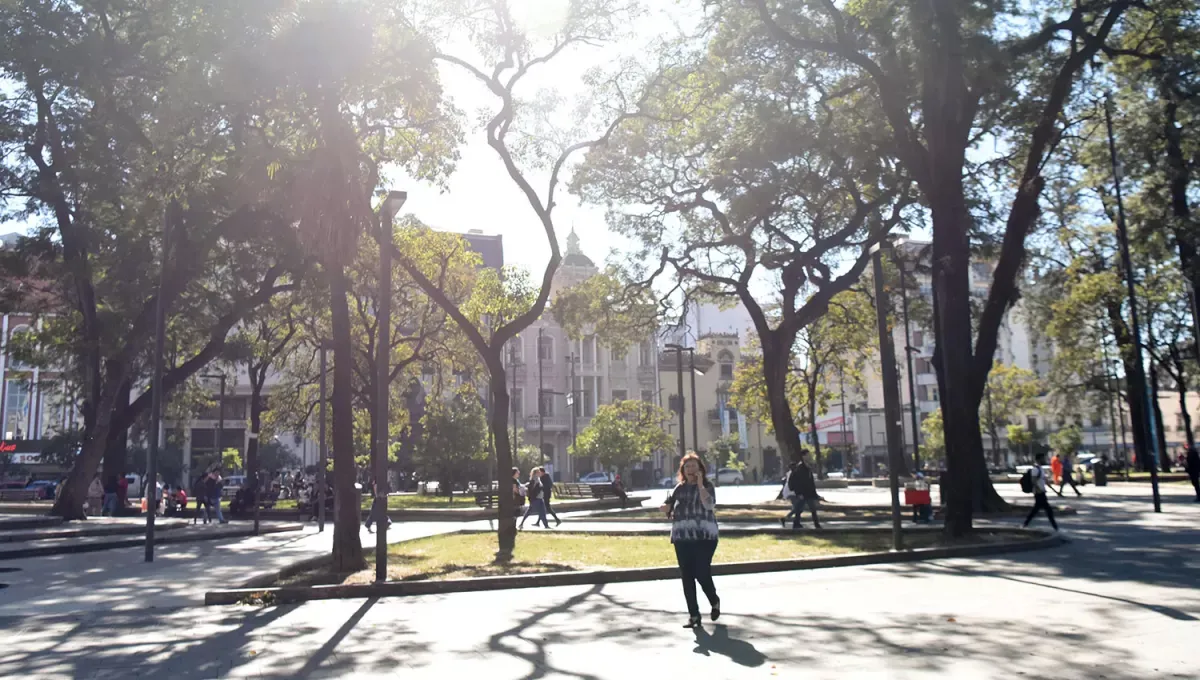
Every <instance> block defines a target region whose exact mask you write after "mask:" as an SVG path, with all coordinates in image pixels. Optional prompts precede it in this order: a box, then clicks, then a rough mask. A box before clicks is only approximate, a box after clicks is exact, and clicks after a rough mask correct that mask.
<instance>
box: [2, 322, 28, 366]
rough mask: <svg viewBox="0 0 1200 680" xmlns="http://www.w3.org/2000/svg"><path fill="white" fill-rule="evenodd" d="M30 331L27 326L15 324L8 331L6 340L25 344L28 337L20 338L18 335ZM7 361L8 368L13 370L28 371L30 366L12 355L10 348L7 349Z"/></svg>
mask: <svg viewBox="0 0 1200 680" xmlns="http://www.w3.org/2000/svg"><path fill="white" fill-rule="evenodd" d="M31 333H32V331H31V330H29V326H25V325H21V326H16V327H14V328H13V329H12V331H10V332H9V334H8V341H9V342H20V343H22V344H25V343H26V342H27V340H28V338H26V339H25V340H22V339H21V337H20V336H28V335H30V334H31ZM8 362H9V364H8V366H9V368H11V369H12V370H14V371H28V370H30V369H31V368H32V367H31V366H30V365H29V364H27V363H25V362H24V361H20V360H18V359H16V358H14V357H13V355H12V350H11V349H10V350H9V353H8Z"/></svg>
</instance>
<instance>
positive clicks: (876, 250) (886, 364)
mask: <svg viewBox="0 0 1200 680" xmlns="http://www.w3.org/2000/svg"><path fill="white" fill-rule="evenodd" d="M871 252H872V263H873V267H874V274H875V318H876V322H877V323H878V326H879V363H880V367H881V369H882V371H881V372H882V376H881V377H882V378H883V412H884V422H885V431H886V432H887V448H888V477H889V481H890V485H889V486H890V487H891V492H892V549H893V550H903V549H904V535H903V533H902V532H901V528H900V477H899V470H900V466H901V465H903V464H904V454H903V453H902V449H903V438H904V434H903V430H902V428H901V424H900V422H901V420H900V419H901V415H900V382H899V381H898V380H897V376H896V349H895V347H893V346H892V334H891V333H889V332H888V323H887V319H888V307H889V305H888V298H887V297H886V296H887V293H886V291H884V289H883V252H882V248H881V247H880V245H879V244H878V243H877V244H875V245H874V246H872V248H871Z"/></svg>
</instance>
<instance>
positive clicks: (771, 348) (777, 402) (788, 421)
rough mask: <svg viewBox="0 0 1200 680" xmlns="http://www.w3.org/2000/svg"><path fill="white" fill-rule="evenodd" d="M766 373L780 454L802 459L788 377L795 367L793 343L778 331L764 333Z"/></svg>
mask: <svg viewBox="0 0 1200 680" xmlns="http://www.w3.org/2000/svg"><path fill="white" fill-rule="evenodd" d="M759 340H760V341H761V343H762V353H763V377H764V378H765V380H766V384H767V405H768V407H769V409H770V412H771V426H772V427H773V428H774V429H775V441H777V442H778V443H779V451H780V455H782V456H783V457H784V459H785V460H787V461H788V462H792V463H794V462H796V461H798V460H800V454H801V448H800V429H799V428H797V427H796V421H795V418H794V417H793V415H792V409H791V406H790V405H789V404H788V400H787V377H788V372H789V371H790V370H791V367H790V366H789V363H790V362H789V359H790V356H791V351H790V350H791V344H790V343H788V346H786V347H784V346H783V345H784V343H783V342H782V341H781V340H780V339H779V337H778V336H777V335H776V334H771V335H768V336H765V337H762V336H761V334H760V338H759Z"/></svg>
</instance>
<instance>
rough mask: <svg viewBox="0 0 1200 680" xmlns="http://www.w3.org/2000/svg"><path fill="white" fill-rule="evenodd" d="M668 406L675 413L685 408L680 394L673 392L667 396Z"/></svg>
mask: <svg viewBox="0 0 1200 680" xmlns="http://www.w3.org/2000/svg"><path fill="white" fill-rule="evenodd" d="M667 408H668V409H669V410H670V411H672V412H674V413H679V412H680V411H682V410H683V400H682V399H680V398H679V395H678V394H672V395H671V396H670V397H668V398H667Z"/></svg>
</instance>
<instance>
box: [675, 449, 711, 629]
mask: <svg viewBox="0 0 1200 680" xmlns="http://www.w3.org/2000/svg"><path fill="white" fill-rule="evenodd" d="M677 479H678V483H677V484H676V485H675V488H674V489H673V490H672V491H671V495H669V496H667V501H666V503H664V504H663V505H662V508H661V509H662V511H663V512H665V513H667V517H669V518H670V519H671V544H672V545H673V546H675V559H676V560H677V561H678V562H679V574H680V576H681V577H682V578H683V597H684V599H685V600H686V601H687V609H688V620H687V623H686V624H684V628H697V627H699V626H700V621H701V619H700V604H699V602H697V600H696V583H699V584H700V588H701V589H702V590H704V595H705V597H707V598H708V603H709V605H710V606H711V607H712V612H711V616H712V620H713V621H716V620H717V618H718V617H720V616H721V599H720V598H719V597H717V588H716V586H715V585H714V584H713V578H712V560H713V555H714V554H715V553H716V551H717V516H716V513H715V512H714V511H715V509H716V506H717V494H716V489H714V488H713V485H712V482H710V481H708V475H707V470H705V468H704V462H703V461H702V460H700V457H699V456H697V455H696V453H695V452H694V451H689V452H688V453H687V455H685V456H684V457H683V458H682V459H681V460H680V461H679V473H678V477H677Z"/></svg>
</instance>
